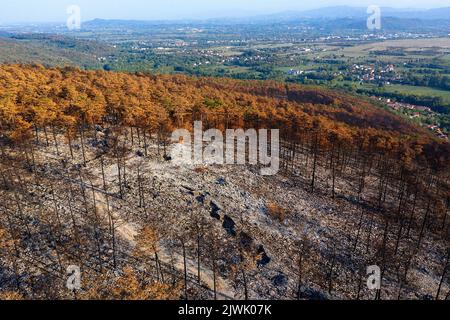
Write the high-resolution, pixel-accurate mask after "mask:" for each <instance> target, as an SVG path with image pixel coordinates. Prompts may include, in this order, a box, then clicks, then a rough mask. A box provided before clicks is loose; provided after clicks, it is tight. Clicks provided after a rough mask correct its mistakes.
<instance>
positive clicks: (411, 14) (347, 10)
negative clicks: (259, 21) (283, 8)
mask: <svg viewBox="0 0 450 320" xmlns="http://www.w3.org/2000/svg"><path fill="white" fill-rule="evenodd" d="M381 15H382V16H383V17H389V18H404V19H422V20H450V7H445V8H437V9H426V10H425V9H395V8H388V7H382V8H381ZM367 16H368V13H367V8H366V7H349V6H336V7H326V8H321V9H314V10H308V11H287V12H281V13H278V14H273V15H267V16H265V18H272V19H280V18H282V19H295V18H310V19H317V18H332V19H342V18H366V17H367Z"/></svg>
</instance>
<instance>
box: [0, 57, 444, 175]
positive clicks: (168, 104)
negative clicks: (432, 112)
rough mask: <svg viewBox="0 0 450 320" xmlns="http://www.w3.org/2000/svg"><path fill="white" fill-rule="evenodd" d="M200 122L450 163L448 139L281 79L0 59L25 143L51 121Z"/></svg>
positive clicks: (12, 114)
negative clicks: (278, 132)
mask: <svg viewBox="0 0 450 320" xmlns="http://www.w3.org/2000/svg"><path fill="white" fill-rule="evenodd" d="M199 119H203V122H204V125H205V126H207V127H216V128H221V129H224V128H228V127H255V128H280V129H282V130H281V134H282V136H283V137H284V138H285V139H288V140H289V139H295V140H301V139H302V137H303V136H304V135H309V134H310V133H311V132H315V133H316V139H314V141H315V142H316V143H317V144H318V145H320V146H322V147H323V148H328V147H329V146H330V145H331V146H334V145H335V144H339V145H346V144H347V145H353V146H355V147H358V148H359V149H361V150H363V149H364V150H369V151H371V152H380V153H389V154H392V156H395V157H398V158H399V159H400V160H401V161H404V162H405V163H409V162H411V160H414V159H415V160H417V161H419V162H421V163H426V164H427V165H428V164H432V166H433V167H436V168H441V169H442V167H444V168H445V170H447V169H448V166H449V163H450V151H449V150H450V148H449V144H448V143H446V142H443V141H437V140H435V139H434V138H433V137H431V136H430V135H429V134H427V133H426V132H425V131H423V130H422V129H420V128H418V127H415V126H413V125H411V124H409V123H408V122H406V121H404V120H402V119H401V118H399V117H397V116H394V115H392V114H390V113H389V112H387V111H385V110H383V109H380V108H378V107H376V106H374V105H372V104H371V103H369V102H367V101H365V100H362V99H359V98H355V97H352V96H348V95H345V94H342V93H336V92H331V91H327V90H324V89H312V88H310V87H302V86H298V85H286V84H283V83H278V82H261V81H237V80H231V79H218V78H189V77H186V76H182V75H161V76H154V75H149V74H127V73H113V72H106V71H81V70H79V69H76V68H62V69H59V68H49V69H47V68H44V67H42V66H36V65H35V66H21V65H2V66H1V67H0V126H1V127H0V129H1V132H0V134H1V137H2V140H3V143H5V141H6V142H7V143H14V142H15V143H18V142H22V141H26V140H27V139H29V138H30V137H31V136H32V130H33V129H34V128H37V127H39V128H42V127H44V128H45V127H46V126H51V127H56V128H58V129H59V130H64V131H66V132H67V134H70V132H77V131H78V130H79V128H80V127H92V126H93V125H96V124H98V125H102V124H103V123H105V122H108V123H109V124H111V125H114V126H131V127H138V128H141V129H143V130H146V131H149V132H158V133H162V134H169V133H170V132H171V130H172V129H173V128H175V127H179V126H183V127H190V126H192V122H193V120H199Z"/></svg>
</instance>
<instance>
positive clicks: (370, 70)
mask: <svg viewBox="0 0 450 320" xmlns="http://www.w3.org/2000/svg"><path fill="white" fill-rule="evenodd" d="M350 73H351V74H352V75H356V77H357V78H358V79H359V80H361V81H366V82H369V81H375V80H377V81H380V80H381V81H384V82H385V83H386V84H390V83H391V82H392V81H398V80H400V79H401V78H400V76H399V75H398V74H397V73H396V71H395V67H394V65H392V64H388V65H385V66H382V67H375V66H366V65H359V64H354V65H353V66H352V67H351V68H350Z"/></svg>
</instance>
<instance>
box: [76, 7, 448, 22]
mask: <svg viewBox="0 0 450 320" xmlns="http://www.w3.org/2000/svg"><path fill="white" fill-rule="evenodd" d="M381 15H382V18H383V19H388V20H398V19H401V20H403V19H406V20H447V21H450V7H445V8H437V9H395V8H389V7H382V8H381ZM368 16H369V14H368V13H367V8H366V7H349V6H335V7H326V8H321V9H314V10H308V11H285V12H280V13H275V14H267V15H257V16H248V17H226V18H225V17H223V18H214V19H180V20H176V21H174V20H160V21H156V20H152V21H144V20H105V19H95V20H92V21H88V22H85V24H84V25H85V26H88V27H112V26H115V27H117V26H123V25H127V26H131V25H133V26H149V25H154V24H176V23H199V22H202V23H212V24H214V23H217V24H222V23H261V22H291V21H297V20H313V19H321V20H324V19H327V20H335V19H337V20H339V19H345V20H365V19H366V18H367V17H368Z"/></svg>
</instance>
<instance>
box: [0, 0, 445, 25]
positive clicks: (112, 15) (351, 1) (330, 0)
mask: <svg viewBox="0 0 450 320" xmlns="http://www.w3.org/2000/svg"><path fill="white" fill-rule="evenodd" d="M71 4H76V5H79V6H80V8H81V11H82V20H91V19H94V18H103V19H141V20H155V19H158V20H159V19H182V18H210V17H230V16H236V17H239V16H249V15H255V14H264V13H274V12H280V11H285V10H306V9H312V8H318V7H327V6H334V5H350V6H368V5H371V4H376V5H379V6H389V7H403V8H436V7H444V6H449V5H450V4H449V1H448V0H427V1H425V0H2V1H0V24H1V23H12V22H60V21H65V20H66V17H67V14H66V8H67V7H68V6H69V5H71Z"/></svg>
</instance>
